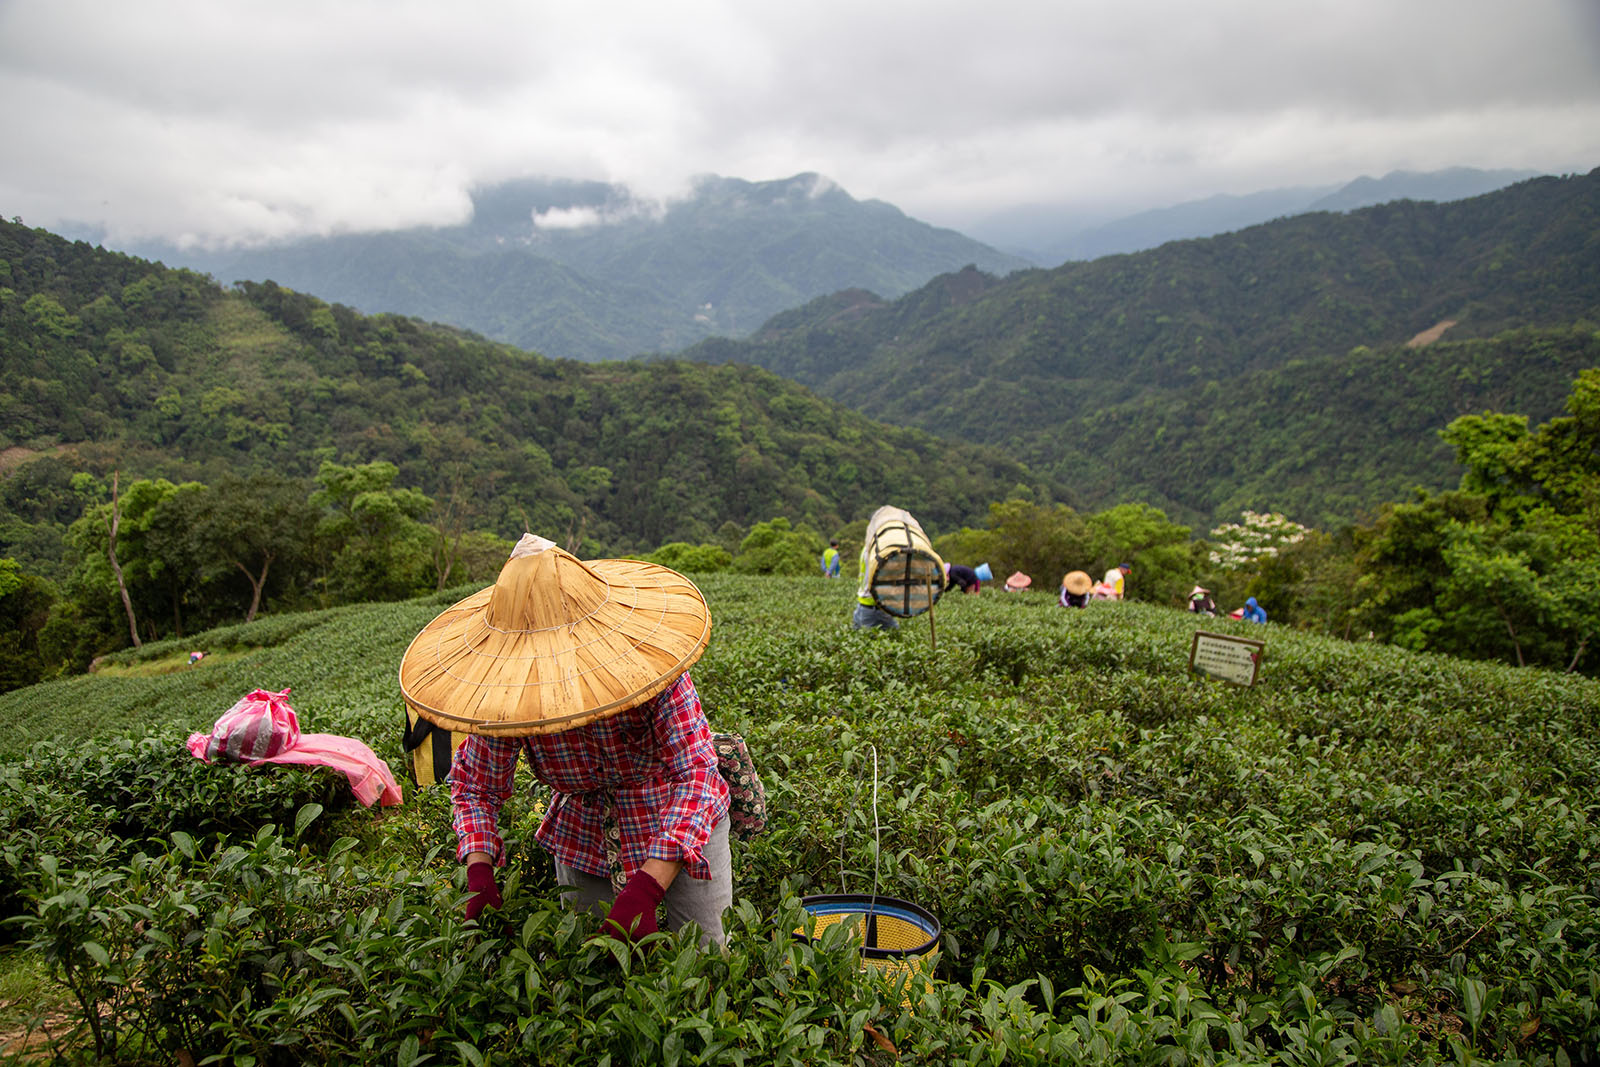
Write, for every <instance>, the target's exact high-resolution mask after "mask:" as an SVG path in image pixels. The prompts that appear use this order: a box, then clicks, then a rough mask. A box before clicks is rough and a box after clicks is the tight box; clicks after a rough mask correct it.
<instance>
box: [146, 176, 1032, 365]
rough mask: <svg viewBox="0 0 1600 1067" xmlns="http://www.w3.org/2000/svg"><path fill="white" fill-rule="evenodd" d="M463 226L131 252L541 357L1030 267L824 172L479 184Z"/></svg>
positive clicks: (669, 337)
mask: <svg viewBox="0 0 1600 1067" xmlns="http://www.w3.org/2000/svg"><path fill="white" fill-rule="evenodd" d="M473 209H474V210H473V217H472V219H471V221H469V222H468V223H466V224H464V225H461V226H451V227H438V228H419V229H410V230H400V231H391V232H383V233H367V234H346V235H341V236H335V237H326V238H315V239H307V240H302V241H298V242H294V243H292V244H286V245H279V246H270V247H264V248H259V249H253V250H246V251H238V252H233V253H221V254H206V253H202V252H199V251H195V250H183V249H177V248H170V247H154V246H151V247H145V248H139V249H136V250H135V251H138V252H140V253H141V254H143V255H145V256H147V257H149V258H158V259H161V260H163V261H165V262H168V263H174V264H179V265H182V266H187V267H192V268H194V269H197V270H201V271H206V272H209V273H210V274H212V275H213V276H214V277H216V278H217V279H219V280H220V281H222V282H224V283H228V282H233V281H238V280H251V281H265V280H268V279H271V280H273V281H276V282H278V283H279V284H281V285H284V286H288V287H290V288H293V289H296V290H299V291H302V292H306V293H312V294H315V295H316V296H318V297H320V298H322V299H325V300H328V301H337V302H339V303H343V304H347V305H349V306H350V307H352V308H356V309H358V310H360V311H364V312H398V313H400V314H404V315H410V316H414V317H418V318H423V319H427V320H429V321H433V322H442V323H448V324H451V325H455V326H460V327H463V328H466V329H470V330H473V331H475V332H477V333H481V334H483V335H485V336H487V337H490V338H493V339H495V340H499V341H505V342H507V343H510V344H513V345H516V346H518V347H520V348H526V349H532V350H535V351H539V352H542V353H544V354H545V355H548V356H553V357H564V358H573V359H584V360H598V359H616V358H625V357H628V356H633V355H637V354H639V353H644V352H657V351H670V350H674V349H678V348H682V347H684V346H686V345H689V344H692V343H694V342H695V341H697V340H699V339H701V338H704V337H708V336H712V335H714V334H717V335H724V336H735V337H736V336H742V335H744V334H746V333H748V332H750V331H751V330H753V329H755V328H756V327H757V326H759V325H760V324H761V323H762V322H763V321H764V320H765V319H767V318H768V317H769V316H771V315H773V314H774V313H776V312H778V311H781V310H783V309H785V308H789V307H793V306H795V305H797V304H801V303H804V302H805V301H807V300H810V299H811V298H813V297H816V296H819V295H822V294H825V293H831V292H834V291H835V290H839V289H848V288H853V287H861V288H866V289H870V290H872V291H873V292H876V293H880V294H884V295H888V296H898V295H900V294H902V293H905V292H907V291H909V290H911V289H914V288H916V287H917V286H919V285H921V284H923V283H924V282H926V281H927V280H928V279H929V278H932V277H934V276H935V275H938V274H940V273H943V272H946V271H952V270H957V269H959V268H961V267H962V266H964V265H966V264H975V265H977V266H979V267H981V268H983V269H984V270H987V271H995V272H1000V273H1004V272H1006V271H1009V270H1014V269H1018V268H1021V267H1024V266H1027V263H1025V262H1024V261H1023V260H1021V259H1018V258H1015V257H1012V256H1008V255H1005V254H1003V253H1000V252H997V251H995V250H994V249H992V248H989V247H988V246H986V245H983V244H980V243H979V242H977V241H974V240H971V239H970V238H967V237H963V236H962V235H961V234H958V233H956V232H955V231H953V230H945V229H938V228H936V227H933V226H929V225H927V224H926V223H922V222H918V221H917V220H915V219H911V218H908V217H906V216H905V215H904V214H902V213H901V212H900V211H899V209H897V208H895V207H893V206H891V205H889V204H885V203H882V202H880V201H872V200H869V201H858V200H855V199H854V198H852V197H851V196H850V195H849V194H848V193H846V192H845V191H844V190H843V189H841V188H839V187H838V186H837V185H834V184H833V183H832V182H830V181H829V180H828V179H826V178H824V177H822V176H820V175H816V174H801V175H797V176H795V177H793V178H789V179H786V180H782V181H770V182H746V181H740V180H738V179H733V178H719V177H708V178H705V179H702V180H701V181H700V182H699V183H698V184H697V185H696V186H695V188H694V190H693V193H692V195H690V196H688V197H686V198H685V199H682V200H676V201H670V202H668V203H666V204H664V205H657V204H653V203H645V202H641V201H639V200H636V199H635V198H633V197H632V195H631V194H630V193H629V192H628V190H627V189H625V188H623V187H620V186H614V185H606V184H602V183H598V182H552V181H532V180H528V181H518V182H510V183H506V184H503V185H498V186H493V187H489V188H485V189H481V190H478V191H477V192H476V193H475V194H474V196H473Z"/></svg>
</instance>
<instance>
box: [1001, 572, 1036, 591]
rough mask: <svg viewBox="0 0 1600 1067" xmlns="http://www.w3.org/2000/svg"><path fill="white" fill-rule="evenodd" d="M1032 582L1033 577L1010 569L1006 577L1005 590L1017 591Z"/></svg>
mask: <svg viewBox="0 0 1600 1067" xmlns="http://www.w3.org/2000/svg"><path fill="white" fill-rule="evenodd" d="M1032 584H1033V579H1032V578H1030V577H1029V576H1028V575H1026V574H1023V573H1022V572H1021V571H1012V572H1011V577H1009V578H1007V579H1006V592H1008V593H1019V592H1021V591H1022V590H1024V589H1026V588H1028V586H1030V585H1032Z"/></svg>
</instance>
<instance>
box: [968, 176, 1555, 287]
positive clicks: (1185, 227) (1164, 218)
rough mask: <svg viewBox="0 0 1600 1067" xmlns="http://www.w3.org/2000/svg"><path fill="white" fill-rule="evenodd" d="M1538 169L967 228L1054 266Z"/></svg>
mask: <svg viewBox="0 0 1600 1067" xmlns="http://www.w3.org/2000/svg"><path fill="white" fill-rule="evenodd" d="M1539 174H1540V172H1539V171H1534V170H1480V169H1477V168H1474V167H1448V168H1446V169H1444V170H1435V171H1420V172H1419V171H1406V170H1396V171H1390V172H1389V173H1388V174H1385V175H1384V176H1383V177H1382V178H1372V177H1367V176H1363V177H1359V178H1356V179H1354V180H1353V181H1349V182H1346V183H1344V184H1343V185H1297V186H1286V187H1284V188H1279V189H1264V190H1261V191H1259V192H1254V193H1245V194H1241V195H1234V194H1228V193H1221V194H1218V195H1215V196H1208V197H1205V198H1203V199H1200V200H1189V201H1185V202H1183V203H1180V204H1173V205H1171V206H1169V207H1160V208H1151V209H1149V210H1146V211H1140V212H1136V213H1134V214H1131V215H1126V216H1123V217H1121V218H1116V219H1112V220H1110V221H1108V222H1096V223H1089V224H1085V220H1084V219H1083V218H1082V216H1081V215H1075V214H1074V213H1073V212H1070V211H1063V210H1061V209H1059V208H1049V207H1043V206H1036V207H1032V208H1019V209H1016V210H1013V211H1009V212H1004V213H1002V214H1000V215H996V216H994V217H992V218H990V219H988V220H985V221H984V222H982V223H980V224H977V225H974V226H971V227H968V229H969V230H970V231H971V232H972V233H973V234H974V235H975V236H977V237H978V238H979V239H980V240H983V241H987V242H988V243H990V244H992V245H994V246H995V247H997V248H1002V249H1005V250H1007V251H1010V252H1012V253H1013V254H1014V255H1018V256H1022V257H1023V258H1026V259H1029V260H1032V261H1033V262H1035V263H1038V264H1039V265H1041V266H1059V265H1060V264H1062V263H1066V262H1070V261H1073V260H1090V259H1099V258H1100V257H1101V256H1109V255H1120V254H1125V253H1129V252H1141V251H1144V250H1146V249H1151V248H1158V247H1160V246H1161V245H1164V244H1166V243H1167V242H1168V241H1181V240H1187V239H1189V238H1194V237H1213V236H1216V235H1217V234H1221V233H1231V232H1233V231H1234V230H1242V229H1244V228H1245V227H1247V226H1255V225H1257V224H1259V223H1263V222H1270V221H1272V220H1273V219H1280V218H1287V217H1289V216H1293V215H1301V214H1305V213H1307V212H1312V211H1354V210H1357V209H1358V208H1363V207H1372V206H1374V205H1377V204H1384V203H1388V202H1390V201H1392V200H1425V201H1432V202H1434V203H1447V202H1449V201H1452V200H1465V199H1467V198H1468V197H1473V196H1481V195H1483V194H1484V193H1490V192H1494V191H1495V190H1496V189H1503V188H1505V187H1506V186H1508V185H1512V184H1515V183H1516V182H1519V181H1525V180H1527V179H1528V178H1533V177H1537V176H1538V175H1539Z"/></svg>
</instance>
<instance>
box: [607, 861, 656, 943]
mask: <svg viewBox="0 0 1600 1067" xmlns="http://www.w3.org/2000/svg"><path fill="white" fill-rule="evenodd" d="M666 895H667V891H666V890H665V889H663V888H662V886H661V883H660V882H658V881H656V880H655V879H654V878H652V877H651V876H650V875H648V874H646V873H645V872H644V871H634V872H633V877H632V878H629V879H628V884H627V885H625V886H623V887H622V892H620V893H618V894H617V899H616V900H615V901H613V902H612V904H611V914H610V915H607V916H606V923H607V925H608V926H609V927H610V929H608V930H607V931H606V932H607V933H609V934H611V935H612V936H613V937H622V938H626V939H630V940H633V941H637V940H639V939H640V938H641V937H644V936H645V935H646V934H653V933H655V932H656V930H657V929H658V927H657V926H656V905H657V904H660V903H661V900H662V898H663V897H665V896H666Z"/></svg>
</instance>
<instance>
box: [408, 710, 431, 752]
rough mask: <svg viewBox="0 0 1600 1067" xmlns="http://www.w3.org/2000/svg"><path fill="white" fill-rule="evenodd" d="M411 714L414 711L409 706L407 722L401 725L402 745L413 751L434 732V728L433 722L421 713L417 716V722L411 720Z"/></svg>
mask: <svg viewBox="0 0 1600 1067" xmlns="http://www.w3.org/2000/svg"><path fill="white" fill-rule="evenodd" d="M411 716H412V711H411V709H410V708H407V709H406V717H405V723H404V725H402V726H401V727H400V747H401V748H403V749H405V750H406V751H407V752H410V751H412V750H413V749H415V748H416V747H417V746H418V745H420V744H422V742H424V741H426V740H427V739H428V735H429V734H431V733H433V729H434V727H433V723H431V722H429V721H428V720H427V719H424V718H423V717H422V716H421V715H418V716H417V717H416V719H417V721H416V722H412V721H411Z"/></svg>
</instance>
